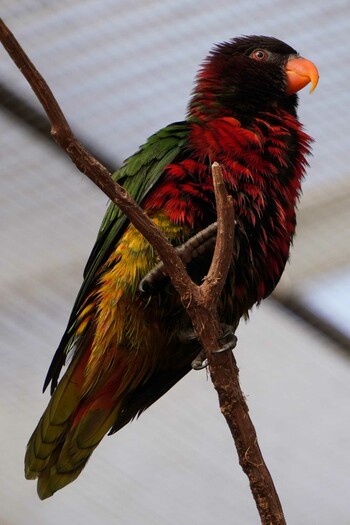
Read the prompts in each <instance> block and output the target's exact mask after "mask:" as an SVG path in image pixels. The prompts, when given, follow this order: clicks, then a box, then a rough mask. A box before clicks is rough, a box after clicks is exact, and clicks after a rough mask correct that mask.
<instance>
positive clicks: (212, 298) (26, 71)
mask: <svg viewBox="0 0 350 525" xmlns="http://www.w3.org/2000/svg"><path fill="white" fill-rule="evenodd" d="M0 39H1V42H2V43H3V45H4V47H5V49H6V50H7V52H8V54H9V55H10V57H11V58H12V59H13V61H14V62H15V63H16V64H17V66H18V68H19V69H20V71H21V72H22V73H23V75H24V76H25V77H26V79H27V80H28V82H29V84H30V86H31V87H32V89H33V91H34V92H35V94H36V95H37V97H38V99H39V100H40V102H41V103H42V105H43V107H44V109H45V111H46V113H47V115H48V117H49V119H50V121H51V125H52V130H51V133H52V135H53V137H54V139H55V140H56V142H57V143H58V144H59V145H60V146H61V147H62V148H63V149H64V150H65V151H66V153H67V154H68V155H69V157H70V158H71V159H72V161H73V162H74V163H75V165H76V166H77V167H78V169H79V170H80V171H81V172H82V173H84V174H85V175H86V176H87V177H89V178H90V179H91V180H92V181H93V182H94V183H95V184H96V185H97V186H98V187H99V188H100V189H101V190H102V191H103V192H104V193H105V194H106V195H107V196H108V197H109V198H110V199H111V200H112V201H113V202H114V203H115V204H116V205H117V206H119V207H120V208H121V210H122V211H123V212H124V213H125V214H126V215H127V217H128V218H129V220H130V221H131V222H132V223H133V224H134V225H135V227H136V228H137V229H138V230H139V231H140V232H141V233H142V234H143V235H144V236H145V237H146V238H147V240H148V241H149V242H150V243H151V244H152V245H153V246H154V248H155V249H156V250H157V252H158V253H159V256H160V257H161V259H162V261H163V264H164V270H165V272H166V273H167V274H168V275H169V277H170V278H171V280H172V283H173V285H174V287H175V288H176V289H177V291H178V292H179V294H180V296H181V300H182V302H183V304H184V306H185V307H186V308H187V311H188V313H189V315H190V317H191V320H192V323H193V326H194V328H195V330H196V333H197V335H198V338H199V340H200V342H201V345H202V347H203V349H204V350H205V352H206V355H207V357H208V358H209V362H210V373H211V378H212V380H213V383H214V386H215V388H216V390H217V392H218V395H219V400H220V408H221V411H222V413H223V414H224V416H225V418H226V420H227V423H228V425H229V428H230V430H231V433H232V435H233V437H234V440H235V443H236V448H237V452H238V456H239V461H240V464H241V466H242V468H243V470H244V471H245V473H246V474H247V476H248V478H249V482H250V486H251V490H252V493H253V496H254V499H255V502H256V505H257V508H258V512H259V514H260V518H261V522H262V524H263V525H284V524H285V520H284V517H283V511H282V508H281V504H280V502H279V498H278V495H277V493H276V490H275V487H274V484H273V481H272V478H271V476H270V474H269V471H268V469H267V467H266V465H265V462H264V459H263V457H262V455H261V452H260V449H259V446H258V443H257V436H256V433H255V429H254V426H253V424H252V421H251V420H250V417H249V413H248V407H247V404H246V402H245V399H244V396H243V393H242V390H241V388H240V385H239V379H238V368H237V365H236V362H235V359H234V357H233V355H232V353H231V352H225V353H222V354H217V355H211V352H212V350H213V349H215V348H218V347H219V345H218V338H220V336H221V335H222V334H221V328H220V322H219V317H218V314H217V303H218V299H219V296H220V293H221V291H222V288H223V286H224V283H225V280H226V276H227V273H228V269H229V266H230V262H231V257H232V251H233V250H232V246H233V229H234V217H233V207H232V202H231V200H230V197H228V196H227V193H226V190H225V186H224V183H223V178H222V173H221V169H220V166H219V165H217V164H214V165H213V168H212V169H213V178H214V189H215V194H216V199H217V214H218V233H217V242H216V246H215V253H214V258H213V262H212V265H211V268H210V270H209V274H208V276H207V279H206V280H205V282H204V283H203V284H202V285H201V286H197V285H195V284H194V283H193V282H192V281H191V279H190V277H189V276H188V274H187V272H186V270H185V267H184V264H183V263H182V261H181V258H180V256H179V254H178V253H177V252H176V250H175V249H174V248H173V247H172V246H171V244H170V243H169V242H168V241H167V239H166V238H165V237H164V236H163V235H162V233H161V232H160V230H158V228H157V227H156V226H155V224H154V223H153V221H151V220H150V219H149V218H148V217H147V216H146V215H145V214H144V213H143V211H142V209H141V208H140V207H139V206H138V205H137V204H136V203H135V202H134V201H133V200H132V199H131V197H130V196H129V195H128V194H127V192H126V191H125V190H124V189H123V188H122V187H121V186H119V185H118V184H117V183H116V182H115V181H114V180H113V179H112V176H111V174H110V173H109V172H108V171H107V169H106V168H105V167H104V166H103V165H102V164H101V163H100V162H99V161H98V160H97V159H95V158H94V157H93V156H92V155H91V154H90V153H89V152H88V151H87V150H86V149H85V148H84V146H83V145H82V144H81V143H80V142H79V141H78V140H77V139H76V137H75V136H74V135H73V133H72V130H71V128H70V126H69V124H68V122H67V120H66V118H65V116H64V115H63V113H62V111H61V109H60V107H59V105H58V104H57V102H56V100H55V98H54V96H53V94H52V92H51V90H50V89H49V87H48V85H47V84H46V82H45V80H44V79H43V77H42V76H41V75H40V73H39V72H38V71H37V70H36V68H35V67H34V65H33V64H32V63H31V61H30V60H29V58H28V57H27V55H26V54H25V53H24V51H23V49H22V48H21V47H20V45H19V43H18V42H17V40H16V39H15V37H14V35H13V34H12V33H11V32H10V30H9V29H8V28H7V26H6V25H5V23H4V22H3V21H2V20H1V19H0Z"/></svg>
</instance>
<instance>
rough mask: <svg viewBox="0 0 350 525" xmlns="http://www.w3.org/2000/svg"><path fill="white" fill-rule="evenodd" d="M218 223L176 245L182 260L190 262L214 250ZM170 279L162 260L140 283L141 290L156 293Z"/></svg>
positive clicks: (186, 262)
mask: <svg viewBox="0 0 350 525" xmlns="http://www.w3.org/2000/svg"><path fill="white" fill-rule="evenodd" d="M216 233H217V223H216V222H213V223H212V224H210V225H209V226H208V227H207V228H204V230H201V231H199V232H198V233H197V234H196V235H193V237H191V238H190V239H189V240H188V241H186V242H185V243H183V244H181V245H180V246H177V247H176V251H177V252H178V254H179V256H180V258H181V260H182V262H183V263H184V264H189V263H190V262H191V261H193V259H195V258H196V257H198V256H199V255H203V254H204V253H205V252H207V251H213V250H214V246H215V241H216ZM167 279H168V276H167V274H166V273H165V270H164V264H163V263H162V262H160V263H159V264H157V266H155V267H154V268H152V270H151V271H150V272H148V274H147V275H146V276H145V277H144V278H143V279H142V281H141V282H140V284H139V291H140V292H141V293H150V294H152V293H155V292H158V291H159V289H160V288H161V287H162V285H163V284H164V281H166V280H167Z"/></svg>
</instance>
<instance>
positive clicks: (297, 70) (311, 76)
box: [286, 57, 319, 95]
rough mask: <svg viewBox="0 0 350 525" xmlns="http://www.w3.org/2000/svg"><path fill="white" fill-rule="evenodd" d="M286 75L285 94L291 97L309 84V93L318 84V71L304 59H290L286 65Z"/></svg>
mask: <svg viewBox="0 0 350 525" xmlns="http://www.w3.org/2000/svg"><path fill="white" fill-rule="evenodd" d="M286 74H287V94H288V95H293V93H296V92H297V91H299V90H300V89H303V88H304V87H305V86H307V84H309V83H310V82H311V89H310V93H312V92H313V90H314V89H315V88H316V86H317V83H318V78H319V75H318V71H317V67H316V66H315V64H313V63H312V62H310V60H307V59H306V58H302V57H300V58H291V59H290V60H288V62H287V65H286Z"/></svg>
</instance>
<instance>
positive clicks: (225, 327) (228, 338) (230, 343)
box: [213, 323, 237, 354]
mask: <svg viewBox="0 0 350 525" xmlns="http://www.w3.org/2000/svg"><path fill="white" fill-rule="evenodd" d="M221 328H222V332H223V334H222V336H221V337H220V338H219V341H220V343H221V342H222V343H223V345H222V346H220V348H218V349H217V350H213V354H221V353H222V352H228V351H229V350H233V349H234V348H236V345H237V337H236V335H235V330H234V328H233V326H231V325H229V324H223V323H222V324H221Z"/></svg>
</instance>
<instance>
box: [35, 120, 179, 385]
mask: <svg viewBox="0 0 350 525" xmlns="http://www.w3.org/2000/svg"><path fill="white" fill-rule="evenodd" d="M188 134H189V126H188V123H187V122H176V123H174V124H170V125H169V126H167V127H165V128H163V129H161V130H160V131H158V132H157V133H155V134H154V135H152V136H151V137H150V138H149V139H148V140H147V142H146V143H145V144H144V145H143V146H141V147H140V149H139V150H138V151H137V152H136V153H135V154H134V155H132V156H131V157H129V158H128V159H127V160H126V161H125V162H124V164H123V166H122V167H121V168H120V169H119V170H117V171H116V172H115V173H114V174H113V179H114V180H115V181H117V182H118V183H119V184H121V185H122V186H123V187H124V188H125V189H126V190H127V192H128V193H130V195H131V196H132V197H133V199H134V200H135V201H136V202H137V203H138V204H141V203H142V201H143V199H144V198H145V197H146V195H147V194H148V192H149V191H150V189H151V188H152V187H153V186H154V184H155V183H156V182H157V181H158V179H159V178H160V177H161V175H162V173H163V170H164V168H165V167H166V166H167V165H168V164H169V163H171V162H174V161H175V159H177V158H178V157H179V155H181V153H182V152H183V151H184V150H185V148H186V145H187V139H188ZM128 223H129V221H128V219H127V217H126V216H125V215H124V214H123V212H122V211H121V210H120V209H119V208H118V206H116V205H115V204H113V203H110V205H109V206H108V209H107V212H106V214H105V216H104V219H103V221H102V224H101V227H100V230H99V233H98V235H97V239H96V242H95V245H94V247H93V249H92V252H91V254H90V257H89V259H88V261H87V264H86V267H85V270H84V281H83V283H82V286H81V288H80V290H79V293H78V296H77V298H76V301H75V304H74V306H73V310H72V313H71V316H70V318H69V321H68V325H67V328H66V331H65V333H64V335H63V337H62V340H61V342H60V344H59V346H58V348H57V350H56V353H55V355H54V358H53V361H52V363H51V366H50V368H49V371H48V373H47V376H46V379H45V383H44V390H45V388H46V387H47V386H48V384H49V383H50V381H52V390H53V389H54V388H55V386H56V384H57V380H58V376H59V373H60V371H61V368H62V366H63V365H64V363H65V359H66V356H67V354H68V352H69V350H70V348H71V347H72V344H73V342H74V334H75V323H76V319H77V314H78V312H79V310H80V308H81V306H82V305H83V303H84V301H85V299H86V297H87V295H88V293H89V292H90V290H91V288H92V286H93V284H94V283H95V280H96V278H97V272H98V270H99V269H100V268H101V266H102V265H103V263H104V262H105V261H106V260H107V258H108V256H109V254H110V252H111V250H112V249H113V248H114V247H115V245H116V243H117V242H118V240H119V239H120V237H121V235H122V232H123V231H124V228H125V226H126V225H127V224H128Z"/></svg>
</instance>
